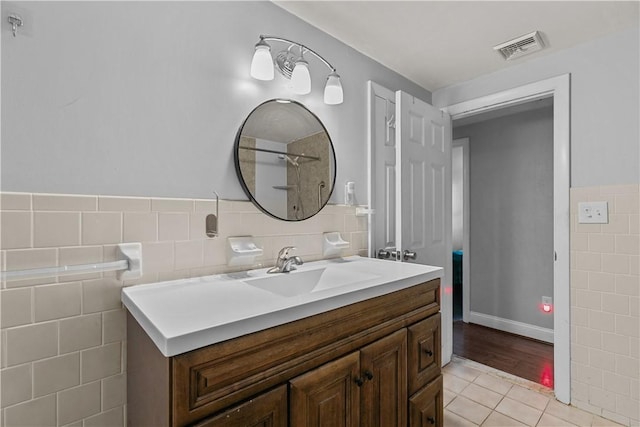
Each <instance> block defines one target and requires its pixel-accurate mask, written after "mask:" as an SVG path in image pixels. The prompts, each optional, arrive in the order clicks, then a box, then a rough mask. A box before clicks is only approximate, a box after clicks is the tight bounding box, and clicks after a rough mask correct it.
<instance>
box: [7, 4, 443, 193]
mask: <svg viewBox="0 0 640 427" xmlns="http://www.w3.org/2000/svg"><path fill="white" fill-rule="evenodd" d="M16 10H17V11H19V12H20V13H22V14H23V16H24V17H25V19H26V23H25V27H24V28H22V29H21V30H20V34H19V36H18V37H16V38H13V37H11V36H10V30H9V27H8V26H7V25H6V22H5V20H3V24H2V31H3V32H2V36H3V37H2V153H1V154H2V155H1V157H2V165H1V167H2V174H1V179H2V181H1V182H2V187H1V189H2V190H3V191H28V192H45V193H51V192H53V193H83V194H113V195H136V196H171V197H211V196H212V193H211V192H212V191H213V190H216V191H217V192H218V193H219V194H220V196H221V197H222V198H225V199H241V200H246V199H247V198H246V196H245V195H244V192H243V191H242V188H241V187H240V184H239V183H238V181H237V178H236V174H235V169H234V165H233V154H232V147H233V143H234V139H235V136H236V132H237V130H238V127H239V126H240V124H241V123H242V121H243V120H244V118H245V117H246V115H247V114H248V113H249V112H250V111H251V110H252V109H253V108H254V107H255V106H256V105H258V104H259V103H261V102H263V101H265V100H267V99H270V98H277V97H289V98H292V99H296V100H298V101H300V102H302V103H304V104H305V105H306V106H307V107H308V108H310V109H311V110H312V111H313V112H314V113H315V114H317V115H318V116H319V118H320V119H321V120H322V121H323V122H324V124H325V126H326V128H327V130H328V131H329V134H330V135H331V138H332V140H333V143H334V145H335V150H336V157H337V163H338V169H337V180H336V184H337V190H336V192H335V193H334V195H333V197H332V199H331V200H332V202H338V201H341V200H343V194H342V191H340V190H341V189H342V188H343V184H344V182H346V181H354V182H355V183H356V197H357V201H358V202H359V203H366V188H367V185H366V170H367V168H366V152H367V151H366V150H367V145H366V135H367V127H366V126H367V124H366V100H367V98H366V82H367V80H369V79H371V80H374V81H376V82H378V83H380V84H382V85H383V86H385V87H388V88H391V89H394V90H397V89H402V90H404V91H407V92H409V93H412V94H414V95H415V96H417V97H420V98H422V99H424V100H425V101H428V102H430V101H431V94H430V93H429V92H428V91H426V90H424V89H422V88H420V87H418V86H417V85H415V84H413V83H412V82H410V81H408V80H407V79H405V78H403V77H401V76H400V75H398V74H396V73H394V72H392V71H390V70H389V69H387V68H385V67H383V66H382V65H380V64H378V63H376V62H374V61H373V60H371V59H370V58H368V57H365V56H363V55H362V54H360V53H358V52H356V51H355V50H353V49H351V48H349V47H347V46H346V45H344V44H343V43H341V42H339V41H337V40H336V39H334V38H332V37H330V36H329V35H327V34H325V33H323V32H321V31H319V30H317V29H316V28H314V27H312V26H310V25H309V24H307V23H305V22H303V21H302V20H300V19H298V18H296V17H294V16H293V15H291V14H289V13H288V12H285V11H284V10H282V9H280V8H279V7H277V6H275V5H274V4H272V3H270V2H264V1H262V2H21V3H10V2H2V16H3V17H4V16H5V15H6V14H7V13H8V12H10V11H16ZM260 34H270V35H277V36H281V37H285V38H290V39H293V40H296V41H299V42H301V43H304V44H305V45H308V46H309V47H311V48H313V49H314V50H316V51H317V52H318V53H320V54H321V55H322V56H324V57H325V58H326V59H327V60H328V61H329V62H331V63H332V64H334V66H336V68H337V69H338V72H339V73H340V75H341V77H342V84H343V87H344V94H345V102H344V103H343V104H342V105H339V106H326V105H324V104H323V102H322V91H323V88H324V83H325V79H326V75H327V73H328V69H327V68H326V67H325V66H324V65H322V64H321V63H320V62H319V61H317V60H315V59H314V58H313V57H310V58H307V59H308V60H309V63H310V68H311V73H312V80H313V81H312V93H311V94H310V95H306V96H297V95H293V94H291V93H290V91H289V90H288V89H287V88H286V87H285V85H286V83H285V80H284V79H283V78H282V77H281V76H279V75H277V77H276V80H275V81H272V82H260V81H257V80H253V79H252V78H251V77H250V76H249V65H250V62H251V57H252V55H253V46H254V44H255V43H256V42H257V41H258V36H259V35H260ZM272 46H273V47H274V50H276V49H275V48H277V47H281V48H283V47H284V46H283V45H282V44H276V43H274V44H273V45H272ZM276 74H277V73H276Z"/></svg>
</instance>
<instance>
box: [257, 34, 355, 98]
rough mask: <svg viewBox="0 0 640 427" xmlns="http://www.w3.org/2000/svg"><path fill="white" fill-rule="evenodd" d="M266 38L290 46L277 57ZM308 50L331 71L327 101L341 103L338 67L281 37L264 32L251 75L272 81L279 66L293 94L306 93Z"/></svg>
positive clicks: (258, 45)
mask: <svg viewBox="0 0 640 427" xmlns="http://www.w3.org/2000/svg"><path fill="white" fill-rule="evenodd" d="M267 41H271V42H274V41H275V42H281V43H285V44H288V45H289V46H288V47H287V48H286V49H285V50H282V51H280V52H278V53H277V55H276V57H275V60H274V59H273V56H272V54H271V46H270V45H269V43H267ZM307 53H310V54H312V55H314V56H315V57H316V58H318V59H319V60H320V61H321V62H322V63H323V64H324V65H326V66H327V67H328V68H329V69H330V70H331V72H330V73H329V75H328V76H327V82H326V84H325V87H324V103H325V104H328V105H337V104H342V101H343V100H344V94H343V92H342V82H341V81H340V76H339V75H338V73H337V72H336V69H335V68H334V67H333V65H331V64H330V63H329V62H328V61H327V60H326V59H324V58H323V57H322V56H320V55H319V54H318V53H316V52H315V51H313V50H312V49H309V48H308V47H307V46H305V45H303V44H300V43H298V42H294V41H291V40H287V39H283V38H281V37H274V36H264V35H261V36H260V41H258V43H257V44H256V46H255V52H254V54H253V60H252V61H251V77H253V78H254V79H258V80H273V78H274V71H273V70H274V68H276V69H277V70H278V71H279V72H280V73H281V74H282V75H283V76H285V77H286V78H287V79H291V86H292V89H293V92H294V93H297V94H298V95H306V94H308V93H310V92H311V73H310V72H309V63H308V62H307V61H306V60H305V59H304V55H305V54H307ZM274 64H275V66H274Z"/></svg>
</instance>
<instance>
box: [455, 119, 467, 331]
mask: <svg viewBox="0 0 640 427" xmlns="http://www.w3.org/2000/svg"><path fill="white" fill-rule="evenodd" d="M452 132H453V130H452ZM453 147H462V253H463V254H464V255H463V256H462V321H463V322H465V323H469V320H470V317H471V308H470V305H469V298H470V297H471V275H470V274H469V273H470V266H471V260H470V257H469V255H470V253H469V252H470V251H469V220H470V217H469V138H457V139H453V140H452V142H451V148H453ZM452 169H453V168H452ZM452 285H453V283H452Z"/></svg>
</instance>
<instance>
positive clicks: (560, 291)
mask: <svg viewBox="0 0 640 427" xmlns="http://www.w3.org/2000/svg"><path fill="white" fill-rule="evenodd" d="M570 90H571V77H570V74H563V75H560V76H556V77H551V78H548V79H545V80H540V81H538V82H534V83H530V84H526V85H523V86H519V87H516V88H512V89H507V90H504V91H501V92H497V93H493V94H490V95H486V96H482V97H479V98H475V99H471V100H468V101H464V102H460V103H457V104H453V105H449V106H447V107H444V108H442V110H443V111H444V112H447V113H449V114H450V115H451V118H452V120H454V119H461V118H463V117H468V116H472V115H475V114H479V113H483V112H487V111H491V110H496V109H499V108H504V107H509V106H514V105H518V104H523V103H525V102H529V101H533V100H536V99H543V98H548V97H553V174H554V176H553V180H554V185H553V210H554V215H553V216H554V228H553V241H554V250H555V256H556V257H557V259H556V260H555V262H554V286H553V300H554V392H555V395H556V398H557V399H558V400H559V401H561V402H563V403H567V404H568V403H570V402H571V324H570V313H571V301H570V295H571V287H570V250H569V233H570V214H569V188H570V186H571V164H570V155H571V151H570V140H571V94H570ZM447 309H448V310H452V309H453V308H452V307H448V308H447V307H443V310H447ZM443 338H445V339H448V337H443ZM451 339H452V337H451Z"/></svg>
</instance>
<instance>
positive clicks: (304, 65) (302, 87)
mask: <svg viewBox="0 0 640 427" xmlns="http://www.w3.org/2000/svg"><path fill="white" fill-rule="evenodd" d="M291 86H292V88H293V92H294V93H297V94H298V95H306V94H308V93H309V92H311V74H310V73H309V63H308V62H307V61H305V60H304V59H302V58H300V59H298V61H297V62H296V66H295V67H294V68H293V72H292V73H291Z"/></svg>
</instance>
